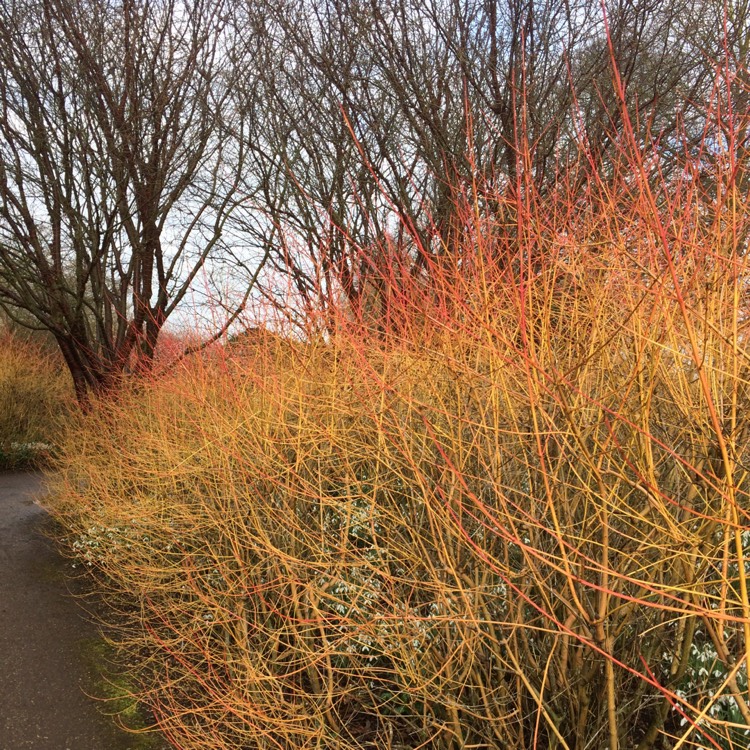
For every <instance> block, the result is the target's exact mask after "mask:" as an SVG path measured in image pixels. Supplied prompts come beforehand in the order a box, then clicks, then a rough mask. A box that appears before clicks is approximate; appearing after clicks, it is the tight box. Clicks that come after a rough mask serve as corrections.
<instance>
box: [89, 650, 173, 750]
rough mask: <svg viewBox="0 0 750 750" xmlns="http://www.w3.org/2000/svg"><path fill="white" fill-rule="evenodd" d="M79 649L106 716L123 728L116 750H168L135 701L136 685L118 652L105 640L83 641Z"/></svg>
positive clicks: (93, 690)
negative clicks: (118, 661) (121, 667)
mask: <svg viewBox="0 0 750 750" xmlns="http://www.w3.org/2000/svg"><path fill="white" fill-rule="evenodd" d="M79 648H80V655H81V659H82V661H83V663H84V666H85V668H86V672H87V674H88V675H89V677H90V680H91V685H90V692H91V693H92V694H93V695H94V696H95V697H96V698H98V699H100V700H101V701H103V703H104V710H103V713H106V714H107V715H109V716H112V717H113V718H114V719H115V721H116V723H117V724H119V725H120V726H121V727H123V729H121V730H120V732H119V733H118V735H119V736H118V744H117V745H116V746H115V747H114V748H113V749H112V750H166V748H168V747H169V746H168V744H167V742H166V741H165V740H164V739H163V738H162V737H161V735H159V733H158V732H156V731H151V730H150V723H149V721H148V720H147V715H146V711H145V709H144V707H143V706H142V705H141V704H140V703H139V702H138V700H137V699H136V698H134V697H133V694H134V692H135V689H134V686H133V684H132V683H131V682H130V680H129V678H128V676H127V675H126V674H125V672H124V670H122V669H120V668H118V665H117V652H116V650H115V649H114V648H113V647H112V646H111V645H110V644H109V643H108V642H107V641H106V640H105V639H104V638H103V637H101V636H99V637H94V638H82V639H81V640H80V641H79ZM120 740H121V741H120Z"/></svg>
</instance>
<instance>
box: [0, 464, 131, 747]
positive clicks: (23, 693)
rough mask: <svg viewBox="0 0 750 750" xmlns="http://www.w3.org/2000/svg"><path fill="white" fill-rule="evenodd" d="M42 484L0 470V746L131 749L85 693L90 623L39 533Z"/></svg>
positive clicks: (90, 688) (89, 680) (35, 477)
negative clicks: (37, 499)
mask: <svg viewBox="0 0 750 750" xmlns="http://www.w3.org/2000/svg"><path fill="white" fill-rule="evenodd" d="M42 491H43V479H42V476H41V475H40V474H35V473H17V472H16V473H0V750H136V749H137V748H139V747H142V746H143V745H142V744H141V741H140V740H139V738H138V737H137V736H135V735H132V734H128V733H126V732H124V731H122V730H121V729H119V728H118V727H117V726H116V725H115V723H114V721H113V719H112V718H111V717H108V716H106V715H104V714H103V713H102V711H103V710H106V706H102V705H101V704H98V703H97V702H96V701H95V700H93V699H92V698H90V697H88V695H87V693H91V692H93V693H95V692H96V690H95V687H94V686H95V684H96V679H97V678H96V675H94V674H92V673H91V670H90V668H87V667H86V665H85V659H84V658H83V656H82V653H83V651H84V648H85V646H84V644H85V643H86V642H87V641H88V642H91V640H92V639H96V638H97V629H96V627H95V626H94V625H93V624H92V623H91V622H89V621H87V620H86V619H85V616H84V613H83V612H82V610H81V608H80V606H79V605H78V604H77V602H76V601H75V600H74V599H73V598H72V597H71V595H70V594H69V593H68V591H67V588H66V586H65V582H64V574H63V571H64V568H65V562H64V560H63V559H62V558H61V557H60V555H59V554H58V553H57V552H56V550H55V549H54V546H53V544H52V542H51V541H50V540H48V539H47V538H46V536H45V535H44V534H43V531H42V527H43V525H44V522H45V519H46V518H47V516H46V514H45V512H44V511H43V510H42V509H41V508H40V507H39V506H38V505H37V504H36V503H35V499H36V498H37V497H38V496H39V495H40V494H41V493H42Z"/></svg>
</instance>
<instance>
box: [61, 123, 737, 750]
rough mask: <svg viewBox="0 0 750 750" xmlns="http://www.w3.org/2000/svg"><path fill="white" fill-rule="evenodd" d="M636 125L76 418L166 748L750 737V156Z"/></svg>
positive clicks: (92, 545)
mask: <svg viewBox="0 0 750 750" xmlns="http://www.w3.org/2000/svg"><path fill="white" fill-rule="evenodd" d="M717 112H719V115H721V112H720V111H719V110H718V109H717ZM729 112H730V118H729V119H728V120H727V121H722V123H721V125H722V128H721V129H720V131H719V130H718V129H717V131H716V132H722V133H728V132H729V133H731V132H733V130H732V129H733V128H735V129H736V127H739V126H740V124H739V123H736V122H735V121H733V120H732V119H731V110H729ZM719 115H717V117H718V116H719ZM624 131H625V135H624V138H623V144H622V146H621V149H620V151H619V152H618V159H619V160H616V161H615V162H613V163H612V165H611V168H610V170H609V174H608V175H607V181H606V182H605V181H604V179H603V177H602V176H601V175H602V170H600V169H598V168H597V170H595V171H594V170H592V171H590V172H589V171H587V167H586V164H587V162H586V158H587V156H589V155H588V154H587V153H586V152H585V150H584V151H583V152H582V157H583V158H582V162H581V163H582V165H583V166H581V167H580V169H579V170H576V168H574V167H572V166H571V167H569V169H568V171H567V173H566V174H567V178H566V180H560V181H559V183H558V184H557V185H555V186H554V189H549V190H547V191H546V192H545V193H544V194H540V193H538V192H536V191H535V189H534V185H533V181H532V179H531V176H530V175H519V176H518V180H517V182H516V183H515V184H513V185H507V184H506V185H503V184H502V183H500V184H501V187H497V184H496V185H495V187H492V188H488V187H485V186H484V184H483V183H481V182H480V181H479V180H477V181H476V182H474V183H472V184H469V185H467V186H466V189H465V193H464V195H463V196H460V195H459V196H456V198H455V200H456V211H455V213H456V216H458V217H460V221H459V220H457V221H456V224H455V228H454V229H455V231H454V232H453V234H452V237H453V240H452V242H454V243H455V244H453V245H451V246H450V247H445V246H443V247H442V248H441V247H437V248H424V247H423V246H420V245H419V239H418V238H416V237H415V238H413V239H414V243H415V244H413V245H412V246H411V247H412V250H411V251H409V252H414V248H415V247H416V252H417V253H418V262H414V257H413V256H409V257H405V256H404V255H403V252H404V247H405V245H404V244H402V243H399V242H397V241H395V240H394V239H392V238H388V237H383V238H382V239H381V241H380V244H379V245H378V246H377V247H375V248H361V249H360V250H361V252H362V255H363V264H365V262H366V261H367V262H368V263H369V275H368V279H369V281H368V285H363V286H361V287H360V294H359V296H358V298H357V299H356V304H352V297H351V295H350V297H349V303H348V304H347V305H346V306H344V305H342V306H340V307H339V309H338V311H337V312H336V315H335V316H334V317H333V318H332V317H331V316H330V312H331V308H329V309H328V311H327V312H328V317H327V318H326V320H325V321H323V323H322V325H321V326H319V327H318V330H323V331H324V333H323V334H322V335H320V336H318V337H317V338H316V337H314V336H312V335H309V336H299V337H297V338H294V337H288V338H282V337H280V336H274V335H255V336H250V337H246V340H244V341H242V337H240V339H239V340H238V341H235V342H234V344H233V345H232V346H229V347H226V348H225V350H224V351H223V352H222V351H214V352H213V353H212V354H211V356H206V357H204V358H202V359H200V358H194V359H192V360H185V361H183V362H182V363H181V364H180V366H179V367H176V368H174V370H173V371H172V372H171V374H169V375H166V376H162V377H160V378H159V379H157V380H155V381H154V382H153V383H151V384H149V385H148V387H143V385H142V384H140V385H139V386H138V387H137V388H133V389H132V390H128V389H127V388H126V389H125V391H124V392H123V394H122V396H121V397H120V398H119V399H118V400H117V401H116V402H115V403H109V404H103V405H102V406H101V407H100V408H96V409H93V410H92V411H91V412H90V413H88V414H86V415H84V416H82V417H81V419H80V423H79V424H78V425H77V427H75V428H74V429H72V430H71V431H70V434H69V438H68V444H67V446H66V450H65V452H64V455H63V457H62V458H61V460H60V462H59V470H60V471H59V476H58V479H57V486H56V497H55V500H54V510H55V512H56V513H57V515H58V516H59V517H60V518H61V519H62V520H63V522H64V523H65V525H66V527H67V529H68V530H69V532H70V540H71V544H72V546H73V548H74V549H75V550H76V551H77V552H78V553H79V554H80V555H81V556H82V557H83V558H84V559H85V560H86V561H87V562H88V563H89V564H90V565H91V566H92V567H94V568H96V569H98V570H100V571H101V572H102V573H103V574H104V576H103V577H102V578H101V580H102V582H104V583H106V585H107V586H108V587H109V588H110V590H111V592H112V593H114V594H115V595H117V596H118V597H122V596H123V595H125V596H126V597H131V598H135V599H136V602H137V606H136V607H135V608H134V609H133V610H132V611H131V612H130V620H129V622H128V623H126V624H125V626H124V630H123V643H124V646H125V647H126V648H127V649H128V650H129V651H130V653H131V655H132V658H133V659H134V660H135V661H136V663H137V664H138V667H139V670H140V672H141V678H142V681H143V682H142V684H143V694H142V696H141V697H142V699H143V700H144V701H145V702H147V703H148V704H149V706H150V707H151V708H152V710H153V713H154V715H155V717H156V719H157V722H158V725H159V727H160V728H161V729H162V730H163V731H164V732H165V734H166V735H167V737H169V738H170V739H171V740H172V741H173V742H174V743H175V745H177V746H179V747H183V748H190V749H191V750H193V749H198V748H206V749H208V748H211V750H215V749H216V748H226V749H227V750H229V749H230V748H231V749H233V750H234V749H237V748H288V749H289V750H291V749H292V748H295V749H297V748H300V749H301V748H337V749H340V750H344V748H347V749H348V748H367V747H373V748H374V747H377V748H419V747H425V748H428V747H429V748H437V749H439V750H448V749H449V748H450V749H453V748H480V747H487V748H495V747H505V748H510V749H512V750H520V748H531V747H534V748H570V749H571V750H572V749H573V748H576V749H577V750H583V748H592V747H597V748H600V747H608V748H610V750H617V748H637V749H638V750H648V749H649V748H659V747H661V748H665V747H669V748H677V747H709V746H710V747H718V748H741V747H746V746H747V743H748V736H750V735H749V734H748V731H749V730H748V726H749V725H750V708H749V706H748V686H747V676H748V662H750V650H749V649H748V645H747V644H748V643H749V642H750V638H749V637H748V636H750V598H749V596H748V585H747V575H748V566H747V562H746V558H747V556H748V555H749V554H750V532H749V531H748V527H749V526H750V525H749V524H748V508H749V506H748V468H747V467H748V465H749V463H750V461H749V457H748V453H747V451H748V448H747V442H748V431H749V429H750V423H748V419H747V414H748V410H749V409H750V391H749V390H748V386H749V385H750V378H749V377H748V372H749V369H748V355H747V344H748V334H747V328H748V316H747V312H746V310H747V288H748V260H747V258H748V255H747V252H746V246H747V237H748V236H749V235H750V232H748V230H749V229H750V222H748V198H747V195H746V194H745V193H744V192H743V191H742V190H741V189H740V188H741V186H742V185H743V184H744V182H745V174H744V172H743V170H742V165H741V164H740V163H738V162H736V161H735V160H734V156H733V152H732V151H731V150H727V151H724V150H722V149H721V148H719V146H720V144H721V143H722V142H723V141H721V140H719V139H717V138H714V137H709V136H707V138H706V141H705V143H706V148H705V149H704V150H703V151H701V152H700V153H698V154H697V155H696V154H688V155H687V157H686V158H685V160H684V164H683V165H682V166H681V168H679V169H675V168H674V163H672V164H671V166H672V169H671V170H670V172H669V177H664V178H663V179H660V178H659V158H660V153H661V152H659V151H658V150H657V151H656V154H655V155H654V153H653V152H652V154H651V156H650V157H649V159H648V160H647V159H646V158H645V157H644V156H643V151H642V148H641V144H638V143H637V142H636V140H635V139H634V138H632V137H630V139H629V137H628V133H629V132H632V131H630V130H629V127H628V121H627V118H625V126H624ZM709 135H710V134H709ZM670 158H674V157H670ZM407 229H408V228H407ZM372 259H377V263H375V262H371V261H372ZM331 298H333V295H331ZM310 322H311V326H310V330H313V329H315V325H312V323H314V321H310Z"/></svg>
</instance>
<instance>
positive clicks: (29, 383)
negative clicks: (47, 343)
mask: <svg viewBox="0 0 750 750" xmlns="http://www.w3.org/2000/svg"><path fill="white" fill-rule="evenodd" d="M72 399H73V395H72V390H71V384H70V377H69V375H68V373H67V371H66V370H65V367H64V365H63V364H62V363H61V362H59V358H58V357H56V356H54V355H52V354H50V353H49V352H48V351H47V350H46V349H45V347H44V346H43V345H42V344H40V343H38V342H36V341H34V340H33V339H30V338H29V337H23V336H20V335H18V334H16V333H12V332H11V331H8V330H5V329H4V328H3V327H2V325H1V324H0V467H1V468H13V467H20V466H27V465H30V464H32V465H33V464H34V463H37V462H39V461H43V460H44V459H45V458H46V457H47V456H48V455H49V452H50V450H52V448H53V446H54V443H55V442H56V440H57V437H58V435H59V433H60V430H61V428H62V424H63V420H64V418H65V415H66V414H67V413H68V411H69V409H70V405H71V401H72Z"/></svg>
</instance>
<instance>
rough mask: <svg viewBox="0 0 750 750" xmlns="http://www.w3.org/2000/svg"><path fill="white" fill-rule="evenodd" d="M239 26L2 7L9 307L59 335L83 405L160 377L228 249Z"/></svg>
mask: <svg viewBox="0 0 750 750" xmlns="http://www.w3.org/2000/svg"><path fill="white" fill-rule="evenodd" d="M226 12H227V4H226V3H224V2H216V1H215V0H211V1H210V2H208V1H207V2H200V1H199V2H189V3H188V2H180V1H179V0H167V1H166V2H156V3H151V2H146V1H145V0H125V1H124V2H123V3H122V4H117V5H112V4H111V3H108V2H106V1H105V0H86V1H85V2H84V1H83V0H82V1H81V2H69V1H68V0H8V2H4V3H2V5H1V6H0V67H1V68H2V69H3V71H4V72H3V76H2V78H0V306H2V307H3V308H4V309H5V310H6V312H8V314H10V315H11V316H14V315H15V316H16V317H18V318H19V319H21V320H22V321H24V322H28V315H29V314H30V315H31V316H32V318H33V320H34V324H35V325H37V326H38V327H40V328H42V329H46V330H48V331H50V332H51V333H52V335H53V336H54V338H55V340H56V341H57V343H58V345H59V347H60V350H61V351H62V354H63V356H64V358H65V361H66V363H67V365H68V367H69V369H70V372H71V374H72V376H73V381H74V383H75V388H76V393H77V395H78V398H79V399H80V400H81V401H85V400H86V399H87V395H88V394H89V393H90V392H91V391H106V390H107V389H111V388H113V387H114V386H115V385H116V383H117V381H118V378H119V377H120V375H121V374H122V373H123V372H124V371H125V370H126V369H129V368H138V369H141V368H148V367H149V366H150V363H151V361H152V359H153V356H154V350H155V347H156V343H157V340H158V337H159V333H160V331H161V329H162V327H163V325H164V323H165V321H166V320H167V318H168V317H169V316H170V314H172V313H173V312H174V310H175V308H176V307H177V306H178V305H179V304H180V303H181V302H182V301H183V300H184V299H185V297H186V295H187V294H188V292H189V290H190V289H191V287H192V285H193V284H194V282H195V281H196V279H197V277H198V275H199V274H200V273H201V270H202V269H203V268H204V266H205V265H206V263H207V262H208V261H209V260H210V259H211V258H212V257H214V256H217V254H218V252H219V251H220V250H223V257H227V255H226V254H227V252H228V251H229V249H230V248H228V247H227V246H226V245H225V244H224V238H225V232H226V229H227V224H228V222H229V221H230V220H231V218H232V216H233V214H235V213H237V211H238V210H239V209H240V208H241V202H242V198H243V195H242V194H241V193H240V191H239V187H240V182H241V180H240V178H241V173H242V170H243V164H244V150H243V149H244V146H243V144H242V143H238V142H237V140H236V139H235V138H233V137H232V134H233V133H238V132H240V133H241V132H242V124H241V123H240V122H238V118H239V117H241V114H240V113H238V112H237V110H236V109H234V108H231V107H228V106H227V104H228V102H229V95H230V92H231V90H232V86H233V76H234V74H235V69H234V67H233V56H232V38H231V36H230V35H229V34H228V33H226V28H227V24H226ZM247 293H249V292H247ZM247 293H246V294H247Z"/></svg>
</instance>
